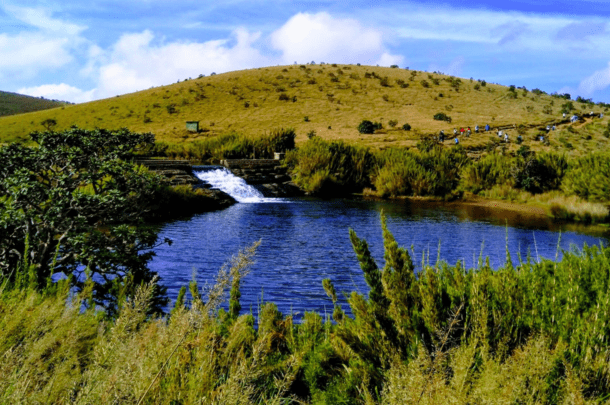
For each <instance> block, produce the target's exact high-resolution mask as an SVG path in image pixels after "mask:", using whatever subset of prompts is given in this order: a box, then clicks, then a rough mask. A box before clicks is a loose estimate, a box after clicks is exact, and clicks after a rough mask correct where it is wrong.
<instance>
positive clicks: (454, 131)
mask: <svg viewBox="0 0 610 405" xmlns="http://www.w3.org/2000/svg"><path fill="white" fill-rule="evenodd" d="M457 133H458V132H457V129H456V128H453V135H454V136H455V135H457Z"/></svg>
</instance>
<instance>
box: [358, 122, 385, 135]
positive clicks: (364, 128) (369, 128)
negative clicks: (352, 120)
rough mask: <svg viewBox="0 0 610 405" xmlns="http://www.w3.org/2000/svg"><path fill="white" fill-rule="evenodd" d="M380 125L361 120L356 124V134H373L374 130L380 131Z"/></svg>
mask: <svg viewBox="0 0 610 405" xmlns="http://www.w3.org/2000/svg"><path fill="white" fill-rule="evenodd" d="M381 128H382V125H381V123H380V122H374V123H373V122H372V121H369V120H362V122H360V124H358V132H360V133H361V134H374V133H375V131H376V130H378V129H381Z"/></svg>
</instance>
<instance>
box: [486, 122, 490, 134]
mask: <svg viewBox="0 0 610 405" xmlns="http://www.w3.org/2000/svg"><path fill="white" fill-rule="evenodd" d="M489 129H490V128H489V124H487V125H485V132H489Z"/></svg>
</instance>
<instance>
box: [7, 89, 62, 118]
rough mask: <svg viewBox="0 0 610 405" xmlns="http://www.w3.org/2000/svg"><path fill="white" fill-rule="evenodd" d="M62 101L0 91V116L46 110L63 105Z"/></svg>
mask: <svg viewBox="0 0 610 405" xmlns="http://www.w3.org/2000/svg"><path fill="white" fill-rule="evenodd" d="M65 104H66V103H65V102H63V101H57V100H47V99H43V98H38V97H31V96H24V95H23V94H17V93H9V92H6V91H0V117H2V116H7V115H14V114H22V113H27V112H32V111H40V110H48V109H49V108H56V107H61V106H63V105H65Z"/></svg>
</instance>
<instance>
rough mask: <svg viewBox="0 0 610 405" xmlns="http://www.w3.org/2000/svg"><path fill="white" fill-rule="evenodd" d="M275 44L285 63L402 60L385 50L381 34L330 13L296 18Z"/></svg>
mask: <svg viewBox="0 0 610 405" xmlns="http://www.w3.org/2000/svg"><path fill="white" fill-rule="evenodd" d="M271 44H272V46H273V48H274V49H276V50H278V51H279V52H280V53H281V56H280V59H281V62H282V63H292V62H294V61H296V62H300V63H303V62H309V61H316V62H323V61H327V62H341V63H366V64H374V63H379V62H381V63H379V64H388V63H389V64H395V63H396V62H400V61H401V60H402V59H401V57H400V56H397V55H391V54H390V53H389V52H388V51H387V50H386V49H385V46H384V43H383V38H382V34H381V32H380V31H378V30H375V29H372V28H366V27H363V26H362V25H361V24H360V22H358V21H357V20H353V19H348V18H345V19H341V18H335V17H332V16H331V15H330V14H328V13H317V14H308V13H298V14H296V15H295V16H293V17H292V18H290V19H289V20H288V21H287V22H286V23H285V24H284V25H283V26H282V27H281V28H279V29H278V30H276V31H275V32H273V33H272V34H271Z"/></svg>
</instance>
